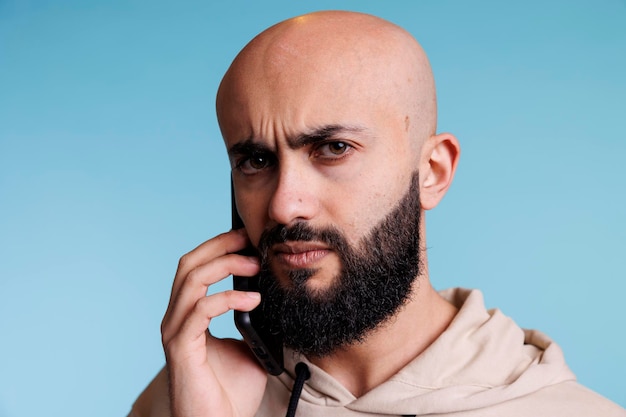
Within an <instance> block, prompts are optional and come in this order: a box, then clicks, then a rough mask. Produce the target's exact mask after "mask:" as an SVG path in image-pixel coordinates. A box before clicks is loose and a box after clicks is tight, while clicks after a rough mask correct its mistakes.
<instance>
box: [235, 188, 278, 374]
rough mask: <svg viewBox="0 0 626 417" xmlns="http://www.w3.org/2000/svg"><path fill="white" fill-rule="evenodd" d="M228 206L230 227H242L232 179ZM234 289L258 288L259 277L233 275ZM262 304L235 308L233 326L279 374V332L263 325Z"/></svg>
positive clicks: (268, 367) (249, 252)
mask: <svg viewBox="0 0 626 417" xmlns="http://www.w3.org/2000/svg"><path fill="white" fill-rule="evenodd" d="M231 200H232V202H231V206H232V227H233V229H241V228H242V227H244V224H243V221H242V220H241V218H240V217H239V213H238V212H237V206H236V204H235V195H234V192H233V185H232V181H231ZM239 253H240V254H242V255H252V254H254V251H253V249H252V248H246V249H244V250H242V251H240V252H239ZM233 289H235V290H239V291H257V292H259V278H258V277H257V276H255V277H239V276H236V275H233ZM262 314H263V313H262V311H261V306H258V307H257V308H255V309H254V310H252V311H250V312H245V311H237V310H235V311H234V315H235V326H237V330H239V333H241V335H242V336H243V340H245V342H246V343H247V344H248V346H249V347H250V349H251V350H252V352H253V353H254V355H255V356H256V358H257V359H258V360H259V362H260V363H261V365H263V367H264V368H265V369H266V370H267V372H268V373H269V374H271V375H280V374H281V373H282V372H283V343H282V338H281V337H280V335H278V334H273V333H271V332H270V331H269V329H267V328H266V327H265V326H263V325H262V323H263V321H262Z"/></svg>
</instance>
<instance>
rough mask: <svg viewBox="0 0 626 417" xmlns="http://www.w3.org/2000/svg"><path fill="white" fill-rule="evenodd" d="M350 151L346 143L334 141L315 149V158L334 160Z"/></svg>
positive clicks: (350, 147)
mask: <svg viewBox="0 0 626 417" xmlns="http://www.w3.org/2000/svg"><path fill="white" fill-rule="evenodd" d="M350 149H352V146H350V145H348V144H347V143H346V142H340V141H334V142H326V143H323V144H321V145H320V146H318V147H317V148H316V149H315V153H316V156H318V157H321V158H336V157H338V156H341V155H344V154H345V153H346V152H348V151H349V150H350Z"/></svg>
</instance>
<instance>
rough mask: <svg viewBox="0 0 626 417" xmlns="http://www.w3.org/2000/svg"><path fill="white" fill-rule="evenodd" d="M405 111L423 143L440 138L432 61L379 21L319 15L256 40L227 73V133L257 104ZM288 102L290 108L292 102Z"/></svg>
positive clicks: (220, 105)
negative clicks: (307, 99)
mask: <svg viewBox="0 0 626 417" xmlns="http://www.w3.org/2000/svg"><path fill="white" fill-rule="evenodd" d="M310 93H312V94H322V93H323V94H324V95H325V97H327V98H328V100H335V99H339V98H341V99H344V101H345V100H352V101H357V100H359V101H364V102H368V103H370V102H371V103H372V106H374V105H379V106H381V107H382V106H384V107H386V108H389V107H390V105H393V106H395V107H397V109H395V110H394V111H396V112H397V113H399V114H398V115H397V117H398V118H399V120H401V121H404V122H405V123H406V126H407V128H410V129H412V130H413V132H411V136H413V137H415V138H416V139H417V140H418V141H420V142H421V141H422V140H423V139H425V137H427V136H429V135H432V134H434V133H435V129H436V99H435V88H434V81H433V78H432V73H431V70H430V66H429V64H428V60H427V58H426V55H425V54H424V52H423V50H422V48H421V47H420V46H419V44H418V43H417V42H416V41H415V39H413V37H412V36H411V35H410V34H409V33H407V32H406V31H404V30H403V29H402V28H400V27H398V26H396V25H393V24H392V23H389V22H387V21H384V20H382V19H379V18H377V17H374V16H370V15H365V14H360V13H352V12H318V13H313V14H310V15H305V16H301V17H297V18H293V19H290V20H287V21H284V22H281V23H279V24H277V25H275V26H273V27H271V28H269V29H267V30H266V31H264V32H263V33H261V34H260V35H258V36H257V37H256V38H254V39H253V40H252V41H251V42H250V43H249V44H248V45H247V46H246V47H245V48H244V49H243V50H242V51H241V52H240V54H239V55H238V56H237V58H236V59H235V61H234V62H233V64H232V65H231V67H230V68H229V70H228V71H227V73H226V75H225V76H224V79H223V80H222V84H221V85H220V89H219V91H218V97H217V111H218V119H219V122H220V126H221V127H222V132H223V134H224V135H225V136H226V132H225V126H224V125H225V124H232V123H240V122H239V121H237V120H235V117H236V116H235V115H237V114H239V115H240V114H242V113H244V114H245V112H246V110H247V109H248V107H249V106H251V105H256V104H257V103H270V104H267V105H266V107H272V106H274V105H275V104H276V102H280V103H281V104H282V107H280V106H278V105H276V107H277V108H278V107H280V108H289V107H292V108H294V107H297V106H298V100H300V99H301V98H302V96H307V95H310ZM285 103H287V104H285Z"/></svg>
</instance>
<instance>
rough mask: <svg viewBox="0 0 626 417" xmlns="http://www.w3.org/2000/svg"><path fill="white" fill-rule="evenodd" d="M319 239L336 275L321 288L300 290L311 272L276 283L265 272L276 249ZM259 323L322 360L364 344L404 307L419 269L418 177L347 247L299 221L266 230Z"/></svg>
mask: <svg viewBox="0 0 626 417" xmlns="http://www.w3.org/2000/svg"><path fill="white" fill-rule="evenodd" d="M288 241H300V242H306V241H318V242H323V243H325V244H326V245H328V247H329V249H331V250H333V251H334V253H335V254H336V255H337V256H338V257H339V261H340V265H341V270H340V271H339V272H338V274H337V276H335V277H334V278H333V280H332V284H331V285H329V286H328V287H327V288H324V289H315V290H312V289H310V288H307V285H306V283H307V280H308V279H309V278H310V277H312V276H313V275H314V274H315V273H316V270H315V269H294V270H291V271H289V273H288V276H289V279H290V282H291V285H289V286H288V287H287V288H286V287H285V286H284V285H281V284H280V282H279V280H278V278H277V277H276V276H275V275H274V273H273V272H272V271H271V267H270V259H269V252H270V248H271V247H272V246H273V245H275V244H277V243H284V242H288ZM258 250H259V255H260V259H261V272H260V275H259V278H260V281H259V286H260V292H261V294H262V297H261V311H262V315H261V316H262V323H261V325H262V326H263V327H265V329H266V330H267V331H269V332H270V333H272V334H276V335H279V336H280V337H281V338H282V339H283V343H284V345H285V346H287V347H289V348H291V349H293V350H295V351H296V352H299V353H302V354H304V355H306V356H312V357H323V356H327V355H329V354H331V353H332V352H334V351H336V350H339V349H341V348H344V347H347V346H350V345H353V344H355V343H361V342H363V341H364V340H365V339H366V337H367V335H368V333H370V332H371V331H372V330H374V329H376V328H378V327H379V326H381V325H382V324H384V323H385V322H387V321H388V320H389V319H391V318H392V317H394V315H395V314H396V313H397V312H398V310H399V309H400V308H401V307H402V306H403V305H404V304H405V303H406V302H407V300H408V299H409V296H410V294H411V290H412V288H413V283H414V281H415V279H416V278H417V276H418V275H419V273H420V270H421V256H420V202H419V181H418V174H417V173H415V174H413V177H412V179H411V185H410V187H409V190H408V191H407V192H406V194H405V195H404V196H403V197H402V199H401V200H400V201H399V202H398V204H397V205H396V206H395V207H394V208H393V209H392V211H391V212H390V213H389V214H388V215H387V216H386V217H385V218H384V219H383V220H382V221H380V222H379V223H378V224H376V225H375V226H374V227H372V229H371V230H370V232H369V233H368V234H367V235H366V236H365V237H364V238H362V239H361V240H360V242H359V244H358V247H353V246H352V245H350V244H349V243H348V242H347V240H346V238H345V237H344V235H343V234H342V233H341V232H340V231H339V230H338V229H336V228H334V227H325V228H313V227H311V226H309V225H308V224H307V223H305V222H299V223H295V224H294V225H292V226H290V227H287V226H284V225H278V226H276V227H274V228H272V229H268V230H266V231H265V232H264V233H263V234H262V235H261V238H260V241H259V247H258Z"/></svg>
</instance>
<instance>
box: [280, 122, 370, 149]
mask: <svg viewBox="0 0 626 417" xmlns="http://www.w3.org/2000/svg"><path fill="white" fill-rule="evenodd" d="M361 131H363V129H362V128H360V127H355V126H343V125H327V126H323V127H320V128H318V129H315V130H313V131H311V132H308V133H303V134H301V135H298V136H296V137H294V138H292V139H289V140H288V142H287V143H288V144H289V147H290V148H291V149H298V148H303V147H305V146H309V145H313V144H316V143H319V142H324V141H326V140H329V139H332V138H333V137H336V136H338V135H340V134H342V133H358V132H361Z"/></svg>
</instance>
